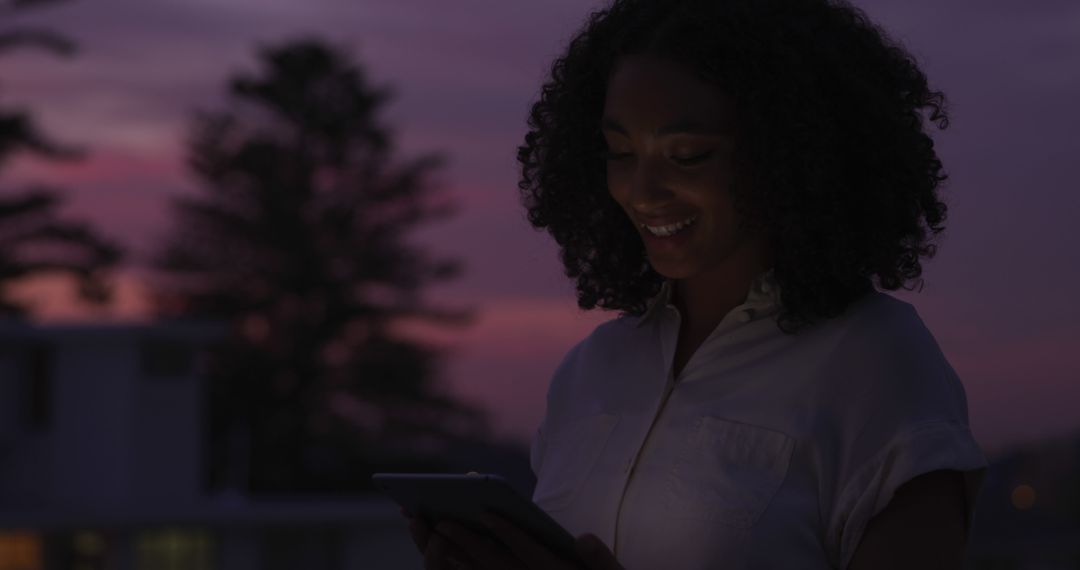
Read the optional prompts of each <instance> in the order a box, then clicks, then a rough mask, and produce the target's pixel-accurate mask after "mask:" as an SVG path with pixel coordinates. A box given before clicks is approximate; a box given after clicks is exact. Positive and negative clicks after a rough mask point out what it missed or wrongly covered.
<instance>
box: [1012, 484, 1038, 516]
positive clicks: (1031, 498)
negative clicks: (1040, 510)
mask: <svg viewBox="0 0 1080 570" xmlns="http://www.w3.org/2000/svg"><path fill="white" fill-rule="evenodd" d="M1012 504H1013V506H1014V507H1016V509H1017V510H1020V511H1025V510H1027V509H1030V508H1031V507H1033V506H1035V489H1033V488H1031V485H1017V486H1016V488H1015V489H1013V492H1012Z"/></svg>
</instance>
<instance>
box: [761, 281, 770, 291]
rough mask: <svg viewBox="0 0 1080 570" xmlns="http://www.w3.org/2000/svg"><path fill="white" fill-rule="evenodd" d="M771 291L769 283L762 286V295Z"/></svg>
mask: <svg viewBox="0 0 1080 570" xmlns="http://www.w3.org/2000/svg"><path fill="white" fill-rule="evenodd" d="M771 289H772V287H771V286H770V285H769V284H768V283H762V284H761V292H762V293H768V292H769V291H770V290H771Z"/></svg>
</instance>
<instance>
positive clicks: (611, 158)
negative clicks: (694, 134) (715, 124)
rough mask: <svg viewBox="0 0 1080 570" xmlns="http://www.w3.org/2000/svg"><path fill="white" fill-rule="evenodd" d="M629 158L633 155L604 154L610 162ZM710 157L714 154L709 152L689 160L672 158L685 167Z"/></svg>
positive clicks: (625, 153)
mask: <svg viewBox="0 0 1080 570" xmlns="http://www.w3.org/2000/svg"><path fill="white" fill-rule="evenodd" d="M628 156H632V155H631V154H630V153H627V152H624V153H613V152H608V153H604V154H603V158H604V160H608V161H615V160H621V159H623V158H626V157H628ZM710 156H712V153H711V152H707V153H705V154H702V155H698V156H691V157H687V158H680V157H677V156H673V157H671V160H674V161H675V162H677V163H679V164H681V165H683V166H689V165H692V164H697V163H699V162H702V161H704V160H706V159H707V158H709V157H710Z"/></svg>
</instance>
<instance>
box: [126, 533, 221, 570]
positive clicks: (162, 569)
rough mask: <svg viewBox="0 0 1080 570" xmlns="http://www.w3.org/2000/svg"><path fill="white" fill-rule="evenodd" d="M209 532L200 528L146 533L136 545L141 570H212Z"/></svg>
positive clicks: (137, 562) (138, 566) (138, 564)
mask: <svg viewBox="0 0 1080 570" xmlns="http://www.w3.org/2000/svg"><path fill="white" fill-rule="evenodd" d="M211 547H212V545H211V537H210V533H208V532H206V531H202V530H197V529H159V530H150V531H144V532H142V533H140V534H139V537H138V539H137V542H136V564H135V568H137V569H138V570H209V569H210V568H213V552H212V550H211Z"/></svg>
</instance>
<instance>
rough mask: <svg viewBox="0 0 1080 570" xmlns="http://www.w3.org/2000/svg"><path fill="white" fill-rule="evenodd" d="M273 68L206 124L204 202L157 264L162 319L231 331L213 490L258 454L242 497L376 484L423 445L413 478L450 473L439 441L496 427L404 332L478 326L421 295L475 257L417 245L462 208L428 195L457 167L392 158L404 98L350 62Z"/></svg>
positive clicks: (307, 55)
mask: <svg viewBox="0 0 1080 570" xmlns="http://www.w3.org/2000/svg"><path fill="white" fill-rule="evenodd" d="M261 64H262V67H263V69H262V73H261V75H259V76H251V75H248V74H240V75H238V76H236V77H234V78H233V79H232V80H231V84H230V89H229V91H230V95H231V101H232V105H231V107H230V108H229V109H228V110H225V111H220V112H203V113H199V114H198V115H197V116H196V118H195V122H194V128H193V130H192V136H191V139H190V158H189V163H190V166H191V168H192V169H193V172H194V173H195V174H196V176H197V178H198V179H199V180H200V182H201V184H200V187H201V191H200V193H199V194H198V195H196V196H184V197H179V198H177V199H176V200H175V202H174V212H175V215H176V220H177V227H176V228H175V231H174V233H173V235H171V236H170V238H169V239H168V240H167V243H165V244H164V246H163V247H162V249H161V251H160V255H158V256H157V258H156V262H155V267H156V269H157V270H158V272H159V274H160V275H162V278H161V279H159V281H160V285H159V286H158V287H157V294H156V297H155V300H154V305H155V306H156V308H157V312H158V314H159V315H160V316H162V317H168V318H181V317H200V318H205V317H211V318H216V319H223V320H225V321H227V322H228V323H230V324H231V325H232V330H233V331H234V334H233V335H232V338H231V339H230V340H229V341H228V342H227V343H225V344H224V345H223V346H221V347H220V348H219V349H218V350H217V351H215V352H214V354H213V355H212V358H211V359H210V361H209V374H210V394H211V405H210V410H211V417H210V422H209V423H210V430H209V431H210V435H211V441H212V442H213V443H212V453H213V455H212V457H211V460H210V463H211V465H212V472H211V483H210V485H211V487H212V488H220V487H222V486H226V485H228V484H230V481H229V480H230V479H234V478H235V477H236V473H235V472H234V471H232V469H233V468H235V466H236V463H235V460H236V457H237V455H238V454H239V453H241V450H243V449H245V448H247V449H248V452H249V453H250V460H249V463H247V464H246V465H245V469H244V470H243V471H245V472H246V477H245V478H246V481H245V482H243V483H241V484H240V485H239V486H240V487H242V488H244V487H246V490H248V491H250V492H254V493H272V492H294V491H339V492H340V491H347V490H360V489H367V488H368V485H369V481H368V477H367V475H366V474H367V473H370V472H371V471H372V470H377V469H380V468H386V467H392V468H394V469H400V468H404V467H406V466H407V465H408V463H407V462H408V461H416V460H417V459H416V458H418V457H420V458H422V457H424V455H423V453H421V450H422V449H430V450H431V451H432V454H431V456H430V458H429V459H428V460H427V461H426V462H421V463H420V464H416V465H414V467H416V468H438V466H439V465H440V464H439V463H438V460H437V456H438V450H439V449H440V448H442V447H444V446H446V445H449V444H450V443H452V442H454V441H457V440H458V439H460V438H478V437H481V436H482V434H484V433H486V431H487V429H488V427H487V418H486V417H485V415H484V414H483V413H482V412H481V411H480V410H478V409H476V408H474V407H472V406H469V405H465V404H463V403H460V402H457V401H455V400H453V399H450V398H448V397H445V396H443V395H440V394H438V393H436V390H435V389H434V388H435V385H434V384H433V382H434V380H435V379H436V374H437V372H438V370H439V363H440V359H441V358H442V357H443V356H444V355H443V354H441V352H440V350H439V349H437V348H436V347H431V346H425V345H423V344H422V343H420V342H418V341H415V340H410V339H408V338H400V337H399V336H397V335H395V333H394V332H393V330H392V325H394V324H395V323H397V322H399V321H400V320H401V319H405V318H410V319H420V320H422V321H426V322H431V323H436V324H438V325H441V326H449V327H460V326H464V325H466V324H468V323H469V322H470V320H471V318H472V314H471V312H470V311H468V310H445V309H438V308H433V307H428V306H425V305H424V304H423V303H422V301H421V299H420V295H419V294H420V292H421V290H422V288H423V287H424V286H426V285H427V284H429V283H433V282H436V281H440V280H446V279H451V278H454V277H456V276H457V275H459V274H460V271H461V264H460V263H459V262H457V261H447V260H431V259H429V258H428V257H427V256H426V255H425V254H424V253H423V252H422V251H419V250H417V249H415V248H413V247H411V246H409V245H407V244H405V243H403V241H402V237H403V234H404V233H405V232H406V231H407V230H408V229H409V228H410V227H412V226H415V225H416V224H419V223H421V222H424V221H427V220H433V219H438V218H442V217H446V216H449V215H451V214H452V213H453V212H454V208H453V206H452V205H449V204H446V203H443V204H441V205H432V204H430V203H429V202H430V201H429V200H428V198H429V195H430V194H432V187H431V186H430V185H429V184H428V183H427V180H426V178H425V177H426V175H427V174H428V173H429V172H430V171H432V170H434V169H436V168H438V167H439V166H440V165H441V164H442V162H443V159H442V157H441V156H439V155H427V156H422V157H420V158H418V159H414V160H411V161H407V162H405V163H404V164H403V165H401V166H397V165H395V164H392V163H391V159H392V154H393V142H392V138H391V134H390V133H389V132H388V130H387V129H386V128H385V127H384V126H382V125H381V124H379V122H378V120H377V113H378V111H379V109H380V107H381V106H382V105H383V104H384V103H385V102H386V101H387V100H388V98H389V97H390V94H391V92H390V91H389V90H378V89H373V88H371V87H369V85H368V84H367V80H366V78H365V75H364V73H363V71H362V70H361V69H360V68H359V67H357V66H356V65H353V64H351V63H350V62H349V61H348V58H347V56H346V55H344V54H343V53H342V52H341V51H339V50H337V49H335V48H333V47H330V46H327V45H325V44H323V43H321V42H320V41H318V40H315V39H303V40H298V41H295V42H291V43H286V44H283V45H280V46H277V47H271V48H267V49H264V50H263V51H262V52H261ZM228 465H232V466H233V468H230V467H228ZM230 473H232V475H230ZM232 483H233V484H235V483H236V482H235V481H232Z"/></svg>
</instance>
